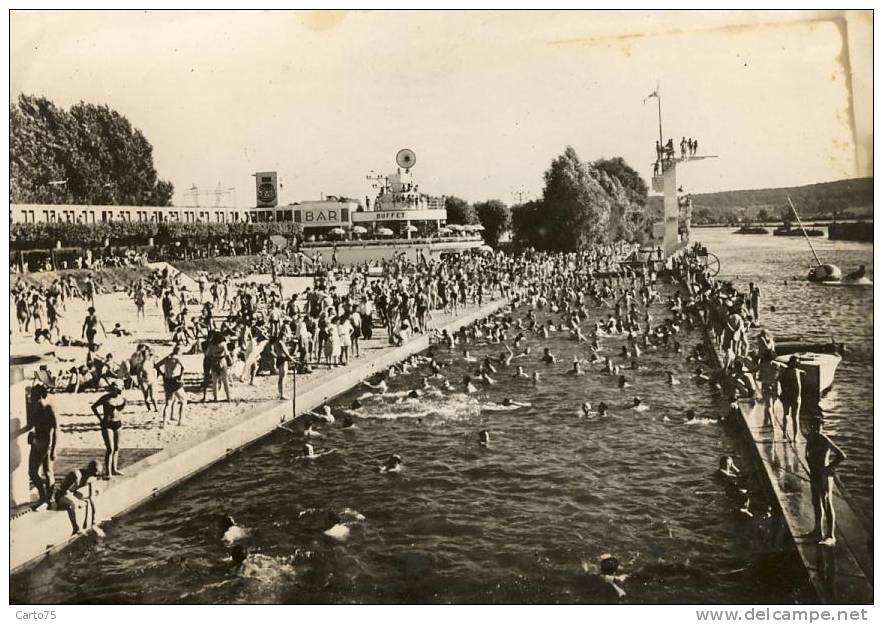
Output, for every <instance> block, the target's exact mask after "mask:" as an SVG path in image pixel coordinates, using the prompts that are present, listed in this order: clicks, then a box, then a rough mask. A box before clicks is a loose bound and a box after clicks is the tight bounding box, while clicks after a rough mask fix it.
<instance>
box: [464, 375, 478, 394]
mask: <svg viewBox="0 0 883 624" xmlns="http://www.w3.org/2000/svg"><path fill="white" fill-rule="evenodd" d="M462 384H463V391H464V392H466V393H467V394H472V393H473V392H478V388H476V387H475V386H474V385H473V383H472V377H470V376H469V375H466V376H465V377H463V382H462Z"/></svg>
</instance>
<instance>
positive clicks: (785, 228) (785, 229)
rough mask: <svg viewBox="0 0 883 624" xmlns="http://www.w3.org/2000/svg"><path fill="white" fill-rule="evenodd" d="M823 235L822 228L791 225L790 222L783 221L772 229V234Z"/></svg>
mask: <svg viewBox="0 0 883 624" xmlns="http://www.w3.org/2000/svg"><path fill="white" fill-rule="evenodd" d="M804 235H806V236H824V235H825V233H824V232H823V231H822V230H815V229H809V230H807V229H806V228H796V227H791V223H790V222H788V221H785V223H784V225H782V226H780V227H777V228H776V229H775V230H773V236H804Z"/></svg>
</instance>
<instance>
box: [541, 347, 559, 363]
mask: <svg viewBox="0 0 883 624" xmlns="http://www.w3.org/2000/svg"><path fill="white" fill-rule="evenodd" d="M542 361H543V362H544V363H545V364H555V363H556V362H557V361H558V360H556V359H555V356H554V355H553V354H552V350H551V349H550V348H549V347H546V348H544V349H543V357H542Z"/></svg>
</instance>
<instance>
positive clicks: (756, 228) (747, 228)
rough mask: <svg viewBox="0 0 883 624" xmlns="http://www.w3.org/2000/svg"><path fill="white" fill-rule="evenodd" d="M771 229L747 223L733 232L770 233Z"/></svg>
mask: <svg viewBox="0 0 883 624" xmlns="http://www.w3.org/2000/svg"><path fill="white" fill-rule="evenodd" d="M769 233H770V231H769V230H768V229H766V228H765V227H761V226H759V225H751V224H750V223H746V224H745V225H743V226H742V227H740V228H739V229H738V230H736V231H735V232H733V234H769Z"/></svg>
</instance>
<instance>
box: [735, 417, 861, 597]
mask: <svg viewBox="0 0 883 624" xmlns="http://www.w3.org/2000/svg"><path fill="white" fill-rule="evenodd" d="M739 411H740V413H741V414H742V422H743V424H744V427H745V431H746V432H747V434H748V436H749V437H750V439H751V440H752V441H753V442H754V448H755V450H756V452H757V457H758V459H759V461H760V464H761V465H762V466H763V469H764V470H763V474H765V475H766V482H767V484H768V485H769V487H770V490H771V491H772V493H773V494H774V495H775V497H776V499H777V501H778V503H779V507H780V509H781V510H782V516H783V518H784V519H785V524H786V525H787V526H788V530H789V531H790V533H791V536H792V537H793V539H794V545H795V547H796V548H797V552H798V554H799V555H800V558H801V560H802V561H803V565H804V567H805V568H806V571H807V574H808V575H809V580H810V582H811V583H812V585H813V587H814V588H815V591H816V594H817V595H818V597H819V600H820V601H821V602H823V603H825V604H869V603H871V602H873V599H874V588H873V586H872V585H871V581H870V579H872V578H873V555H872V554H871V547H872V543H871V538H870V536H869V535H868V534H867V531H866V530H865V527H864V525H863V524H862V522H861V520H860V518H859V517H858V515H857V514H856V513H855V512H854V511H853V509H852V507H850V505H849V502H848V501H847V500H846V499H845V498H844V497H843V494H842V492H841V491H840V489H839V488H838V487H836V485H835V487H834V513H835V515H836V519H837V524H836V525H835V530H834V532H835V536H836V538H837V544H836V545H835V546H833V547H830V546H820V545H819V543H818V542H819V539H818V537H816V538H811V539H810V538H807V537H802V536H805V535H807V534H808V533H809V532H810V531H812V530H813V527H814V525H815V516H814V514H813V506H812V497H811V493H810V482H809V468H808V467H807V465H806V460H805V455H804V449H805V447H806V444H805V442H804V440H803V438H802V436H801V440H800V441H798V442H797V444H792V443H791V442H785V441H784V440H783V439H782V437H781V431H780V430H777V429H775V428H774V427H771V426H769V425H764V422H763V420H764V417H763V411H764V410H763V404H762V403H754V402H753V401H750V400H743V401H740V403H739Z"/></svg>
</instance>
